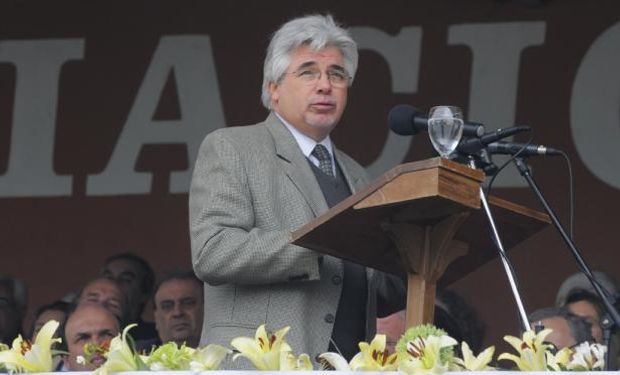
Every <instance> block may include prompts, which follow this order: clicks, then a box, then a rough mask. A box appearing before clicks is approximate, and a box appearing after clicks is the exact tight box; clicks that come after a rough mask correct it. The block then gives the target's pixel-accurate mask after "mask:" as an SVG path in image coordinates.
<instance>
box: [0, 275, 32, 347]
mask: <svg viewBox="0 0 620 375" xmlns="http://www.w3.org/2000/svg"><path fill="white" fill-rule="evenodd" d="M27 302H28V290H27V289H26V284H24V282H23V281H21V280H20V279H17V278H14V277H11V276H6V275H0V342H1V343H4V344H7V345H9V346H10V345H11V343H12V342H13V339H15V338H16V337H17V335H19V334H21V333H22V322H23V319H24V316H25V315H26V307H27Z"/></svg>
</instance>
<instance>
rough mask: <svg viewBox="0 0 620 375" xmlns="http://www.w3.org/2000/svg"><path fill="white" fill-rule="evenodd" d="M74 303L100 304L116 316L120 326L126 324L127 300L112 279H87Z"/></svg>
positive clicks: (79, 304)
mask: <svg viewBox="0 0 620 375" xmlns="http://www.w3.org/2000/svg"><path fill="white" fill-rule="evenodd" d="M75 303H76V305H78V306H81V305H84V304H98V305H101V306H102V307H104V308H106V309H108V310H109V311H110V312H111V313H112V314H114V316H116V318H117V319H118V321H119V322H120V324H121V326H125V325H126V324H127V321H128V316H129V311H128V305H129V302H128V301H127V296H126V295H125V294H124V293H123V291H122V289H121V287H120V285H119V284H118V283H117V282H116V281H114V280H110V279H106V278H98V279H94V280H91V281H89V282H88V283H86V285H85V286H84V288H82V290H81V291H80V292H79V294H78V296H77V299H76V301H75Z"/></svg>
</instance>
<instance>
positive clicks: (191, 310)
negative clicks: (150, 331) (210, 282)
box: [154, 279, 203, 347]
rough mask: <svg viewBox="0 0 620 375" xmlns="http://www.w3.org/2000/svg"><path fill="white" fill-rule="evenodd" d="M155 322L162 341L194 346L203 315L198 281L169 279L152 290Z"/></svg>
mask: <svg viewBox="0 0 620 375" xmlns="http://www.w3.org/2000/svg"><path fill="white" fill-rule="evenodd" d="M154 315H155V326H156V328H157V332H158V333H159V338H160V339H161V341H162V342H168V341H176V342H177V343H179V344H181V343H183V342H185V343H186V344H187V345H188V346H194V347H195V346H197V345H198V341H199V340H200V331H201V329H202V319H203V297H202V290H201V288H200V286H199V285H198V283H196V282H195V281H192V280H183V279H172V280H169V281H167V282H165V283H163V284H162V285H161V286H160V287H159V289H158V290H157V292H156V293H155V311H154Z"/></svg>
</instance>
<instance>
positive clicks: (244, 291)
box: [189, 15, 403, 359]
mask: <svg viewBox="0 0 620 375" xmlns="http://www.w3.org/2000/svg"><path fill="white" fill-rule="evenodd" d="M357 59H358V53H357V47H356V44H355V42H354V41H353V39H351V37H350V36H349V34H348V32H347V31H346V30H344V29H343V28H341V27H339V26H338V25H336V24H335V23H334V21H333V19H332V18H331V17H330V16H317V15H315V16H307V17H303V18H298V19H294V20H292V21H289V22H288V23H286V24H284V25H283V26H282V27H281V28H280V29H279V30H278V31H277V32H276V33H275V34H274V36H273V38H272V40H271V43H270V45H269V48H268V50H267V56H266V59H265V64H264V77H263V92H262V100H263V104H264V105H265V106H266V107H267V108H268V109H269V110H270V111H271V112H270V114H269V116H268V117H267V119H266V120H265V121H263V122H262V123H259V124H255V125H251V126H243V127H231V128H223V129H219V130H217V131H215V132H213V133H211V134H209V135H208V136H207V137H206V138H205V140H204V142H203V144H202V145H201V147H200V151H199V155H198V159H197V162H196V168H195V170H194V175H193V180H192V185H191V189H190V202H189V208H190V231H191V240H192V260H193V266H194V271H195V272H196V275H197V276H198V277H199V278H200V279H201V280H203V281H205V283H206V284H205V317H204V325H203V331H202V339H201V344H203V345H204V344H206V343H219V344H222V345H228V344H229V343H230V341H231V339H232V338H234V337H238V336H253V335H254V331H255V330H256V328H257V327H258V326H259V325H261V324H267V329H269V330H276V329H280V328H282V327H285V326H290V327H291V330H290V332H289V333H288V335H287V337H286V339H287V342H288V343H289V344H290V345H291V347H292V349H293V350H294V351H295V352H296V353H301V352H303V353H307V354H308V355H310V357H311V358H313V359H315V358H316V356H317V355H318V354H320V353H323V352H326V351H328V350H332V351H335V350H339V351H341V352H342V353H343V354H344V355H345V357H348V358H350V357H351V356H352V355H353V354H354V353H356V352H357V350H358V349H357V343H358V342H359V341H363V340H366V339H369V338H370V337H372V335H374V332H375V318H376V305H377V295H378V294H377V288H381V289H382V290H386V289H387V288H386V283H385V279H384V278H383V277H382V275H380V274H379V273H378V272H376V271H374V270H370V269H365V268H364V267H363V266H360V265H357V264H354V263H352V262H348V261H343V260H341V259H337V258H334V257H331V256H326V255H325V256H324V255H321V254H319V253H317V252H314V251H311V250H308V249H305V248H301V247H298V246H295V245H292V244H291V231H293V230H295V229H297V228H299V227H301V226H302V225H304V224H306V223H308V222H309V221H311V220H312V219H314V218H315V217H317V216H319V215H321V214H323V213H324V212H325V211H327V210H328V209H329V208H330V207H332V206H334V205H335V204H337V203H338V202H340V201H342V200H343V199H344V198H346V197H347V196H349V195H351V194H352V193H355V192H357V191H358V190H360V189H361V188H362V187H363V186H365V185H366V183H367V177H366V172H365V170H364V168H363V167H361V166H360V165H359V164H358V163H356V162H355V161H354V160H353V159H351V158H350V157H348V156H347V155H345V154H344V153H343V152H341V151H340V150H338V149H337V148H336V147H335V145H334V144H333V142H332V140H331V139H330V137H329V134H330V132H331V131H332V130H333V129H334V127H335V126H336V125H337V124H338V122H339V120H340V117H341V116H342V113H343V111H344V109H345V106H346V103H347V92H348V87H349V85H350V84H351V83H352V81H353V77H354V76H355V71H356V69H357ZM377 281H381V282H380V283H379V282H377ZM400 292H403V289H401V290H400ZM383 295H385V293H380V296H383ZM401 295H402V294H401ZM401 306H402V305H401ZM401 308H402V307H401Z"/></svg>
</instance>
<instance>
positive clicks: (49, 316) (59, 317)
mask: <svg viewBox="0 0 620 375" xmlns="http://www.w3.org/2000/svg"><path fill="white" fill-rule="evenodd" d="M66 317H67V315H66V314H65V312H64V311H61V310H45V311H43V312H42V313H41V314H39V316H38V317H37V318H36V319H35V321H34V323H33V325H32V339H33V340H34V338H35V337H37V333H39V331H40V330H41V328H43V326H44V325H45V323H47V322H49V321H50V320H55V321H57V322H58V323H60V324H62V323H63V322H64V321H65V318H66ZM54 337H58V332H56V334H55V335H54Z"/></svg>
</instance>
